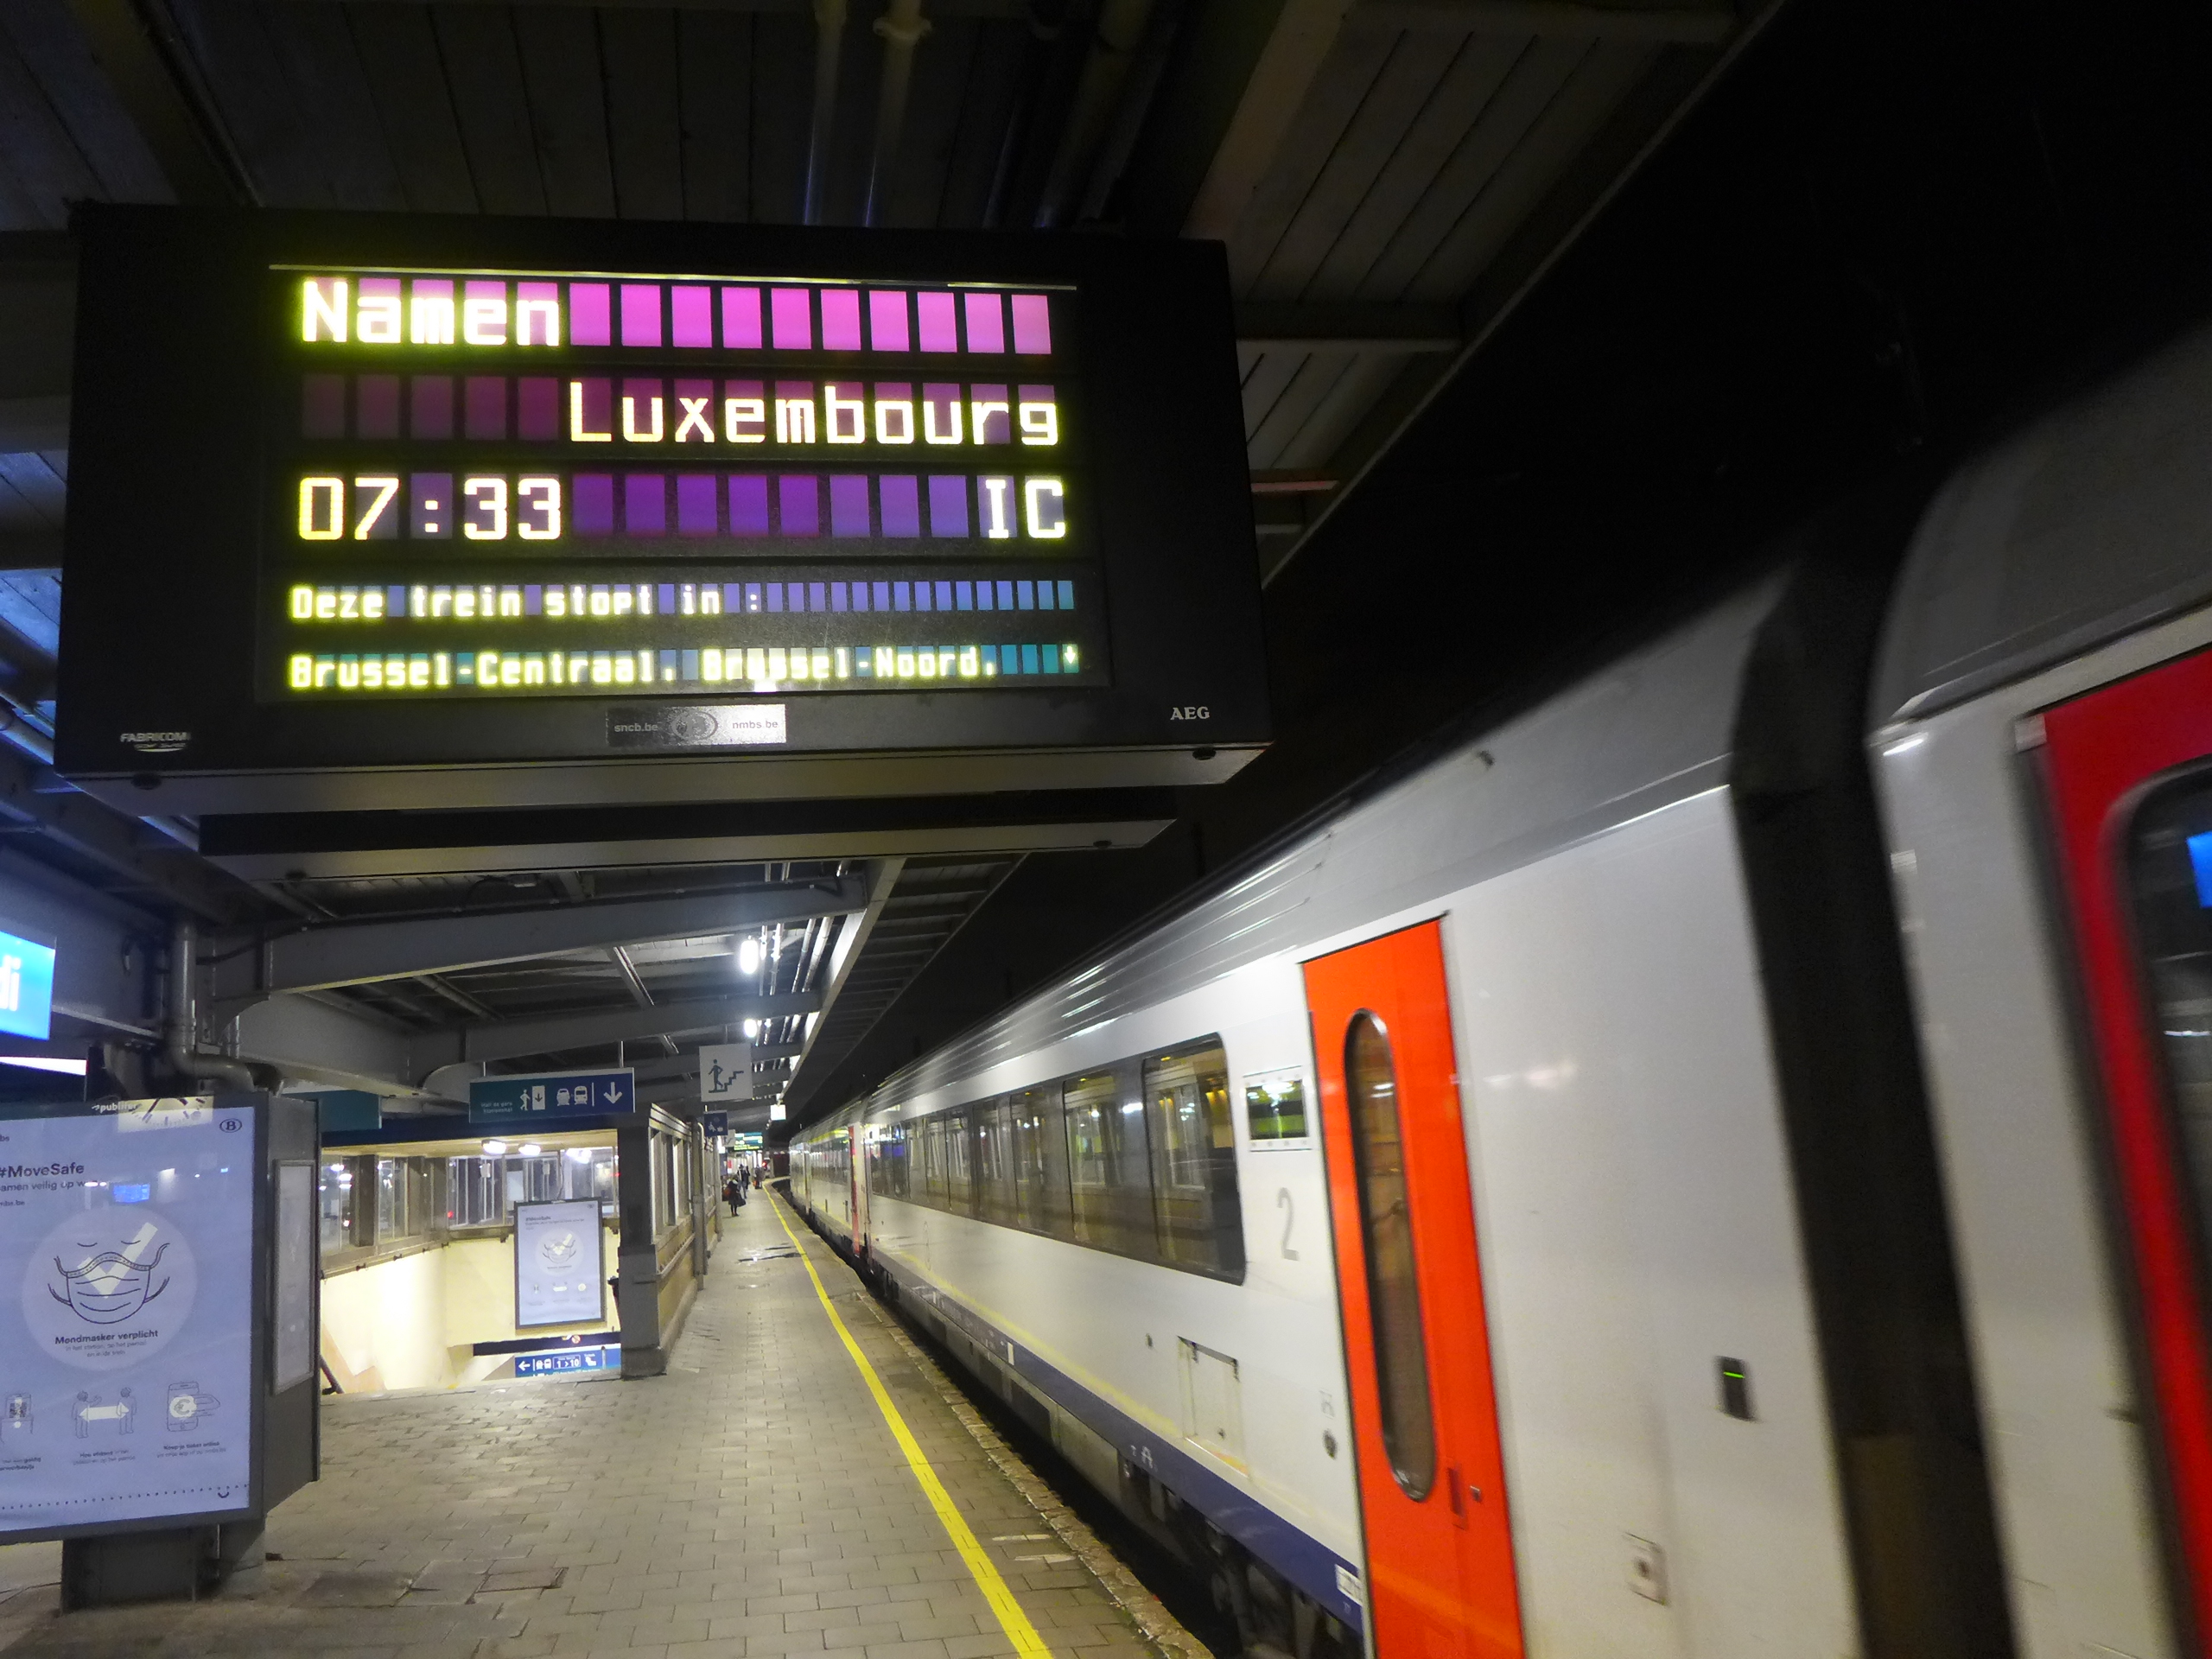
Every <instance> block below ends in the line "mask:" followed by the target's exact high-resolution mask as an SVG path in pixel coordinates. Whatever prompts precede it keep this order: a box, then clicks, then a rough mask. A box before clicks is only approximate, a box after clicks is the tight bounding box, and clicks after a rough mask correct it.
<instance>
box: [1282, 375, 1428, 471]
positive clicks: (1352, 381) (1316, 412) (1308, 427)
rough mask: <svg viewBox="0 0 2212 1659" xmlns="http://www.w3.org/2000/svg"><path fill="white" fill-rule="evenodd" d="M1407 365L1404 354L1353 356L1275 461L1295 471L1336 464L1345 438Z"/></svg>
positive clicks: (1318, 399) (1315, 403) (1319, 468)
mask: <svg viewBox="0 0 2212 1659" xmlns="http://www.w3.org/2000/svg"><path fill="white" fill-rule="evenodd" d="M1406 372H1408V359H1405V358H1402V357H1393V356H1389V355H1386V354H1384V353H1380V352H1362V353H1359V354H1358V355H1357V356H1356V357H1354V358H1353V359H1352V360H1351V366H1350V367H1348V368H1347V369H1346V370H1345V371H1344V374H1343V375H1342V376H1341V377H1340V378H1338V381H1337V383H1336V384H1335V385H1332V386H1331V387H1330V388H1329V391H1328V394H1327V395H1326V396H1325V397H1319V398H1317V399H1315V400H1314V403H1313V408H1312V409H1311V410H1309V411H1308V412H1307V414H1306V419H1305V421H1304V422H1303V423H1301V424H1300V427H1299V429H1298V430H1297V431H1296V432H1295V433H1294V434H1293V435H1291V437H1290V438H1289V439H1287V441H1286V442H1284V444H1283V446H1282V448H1281V452H1280V453H1279V454H1277V455H1276V457H1275V460H1274V465H1275V466H1277V467H1283V468H1285V469H1287V470H1289V471H1293V472H1303V471H1319V470H1321V469H1323V468H1325V467H1330V466H1332V465H1333V464H1334V462H1335V461H1336V459H1337V457H1338V454H1340V453H1341V452H1342V450H1343V448H1344V441H1345V440H1346V439H1347V438H1349V437H1351V435H1352V433H1353V432H1354V431H1355V430H1357V428H1358V426H1359V423H1360V422H1361V421H1362V420H1363V419H1365V418H1366V416H1367V413H1368V411H1369V410H1371V409H1373V408H1374V407H1375V406H1376V404H1378V403H1379V402H1381V401H1382V398H1383V394H1384V393H1385V392H1387V391H1389V389H1390V386H1391V385H1392V384H1393V383H1394V382H1395V381H1396V380H1397V379H1398V378H1399V377H1400V376H1401V375H1402V374H1405V373H1406Z"/></svg>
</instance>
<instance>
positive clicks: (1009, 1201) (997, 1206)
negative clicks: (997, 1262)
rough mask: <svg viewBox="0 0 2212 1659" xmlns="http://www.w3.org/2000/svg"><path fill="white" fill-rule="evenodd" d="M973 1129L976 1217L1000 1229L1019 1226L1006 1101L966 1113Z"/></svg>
mask: <svg viewBox="0 0 2212 1659" xmlns="http://www.w3.org/2000/svg"><path fill="white" fill-rule="evenodd" d="M968 1111H969V1118H970V1120H971V1121H972V1122H974V1123H975V1125H976V1214H977V1215H979V1216H981V1217H982V1218H983V1219H984V1220H985V1221H995V1222H996V1223H998V1224H999V1225H1000V1226H1001V1227H1013V1226H1016V1225H1018V1224H1019V1222H1018V1217H1019V1215H1020V1203H1019V1202H1018V1201H1017V1199H1016V1198H1015V1196H1014V1122H1013V1119H1012V1117H1011V1116H1009V1114H1008V1113H1007V1103H1006V1098H1005V1096H1000V1097H999V1098H998V1099H996V1100H987V1101H983V1102H982V1103H979V1104H977V1105H974V1106H971V1107H969V1109H968Z"/></svg>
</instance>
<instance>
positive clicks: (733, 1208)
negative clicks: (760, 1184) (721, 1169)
mask: <svg viewBox="0 0 2212 1659" xmlns="http://www.w3.org/2000/svg"><path fill="white" fill-rule="evenodd" d="M722 1202H723V1203H724V1204H726V1205H729V1212H730V1214H732V1215H733V1216H734V1215H735V1214H736V1213H737V1211H738V1206H739V1205H741V1204H743V1203H744V1202H745V1186H744V1184H743V1183H742V1182H741V1181H740V1180H739V1179H737V1177H736V1176H734V1175H733V1176H731V1177H730V1178H729V1179H728V1180H726V1181H724V1182H723V1183H722Z"/></svg>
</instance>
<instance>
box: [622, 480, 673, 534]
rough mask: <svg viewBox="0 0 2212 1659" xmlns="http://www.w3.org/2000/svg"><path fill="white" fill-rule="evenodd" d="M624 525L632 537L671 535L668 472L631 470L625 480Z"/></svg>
mask: <svg viewBox="0 0 2212 1659" xmlns="http://www.w3.org/2000/svg"><path fill="white" fill-rule="evenodd" d="M622 524H623V528H625V529H626V530H627V531H629V532H630V533H631V534H632V536H665V535H667V534H668V474H665V473H631V474H627V475H626V477H625V478H624V479H623V480H622Z"/></svg>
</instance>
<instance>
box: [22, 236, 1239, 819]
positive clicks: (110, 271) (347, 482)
mask: <svg viewBox="0 0 2212 1659" xmlns="http://www.w3.org/2000/svg"><path fill="white" fill-rule="evenodd" d="M80 236H81V238H82V239H83V241H84V245H85V253H84V267H83V270H84V277H83V294H82V296H81V298H80V308H79V378H78V383H77V391H76V404H75V408H76V411H77V413H76V425H75V429H74V430H73V444H72V484H71V500H70V529H69V551H68V557H69V582H68V583H67V601H66V603H67V613H66V615H65V639H66V641H67V645H66V656H65V662H64V670H63V696H62V699H61V702H62V706H63V709H64V710H65V713H64V723H65V732H64V736H63V741H62V749H63V751H64V764H65V765H66V766H71V767H73V769H74V772H78V773H83V774H86V775H87V776H90V777H93V778H95V779H97V778H99V777H100V776H102V775H104V774H116V775H124V776H127V778H128V779H129V780H130V784H131V786H132V787H133V788H135V789H137V790H139V791H141V792H142V793H143V792H145V791H147V789H148V788H149V785H150V787H151V788H153V789H161V788H164V787H167V788H170V789H171V790H172V793H173V796H190V797H191V798H194V799H200V798H207V799H210V800H213V801H215V802H216V803H217V804H218V805H219V806H227V805H229V804H232V802H234V801H237V800H238V799H240V798H242V797H241V796H240V795H239V792H238V791H236V790H231V791H226V790H225V789H223V788H222V787H220V786H219V785H215V784H213V782H211V781H209V779H211V778H212V777H213V776H214V775H218V774H222V773H232V774H243V775H254V776H258V777H261V778H263V779H264V780H266V779H270V778H273V777H275V776H277V775H286V774H289V775H298V776H306V775H315V774H323V775H329V774H336V773H340V772H344V773H347V774H352V775H353V776H354V782H353V785H348V786H343V787H340V786H337V785H333V786H331V787H327V788H323V789H320V790H316V789H308V790H304V791H302V790H301V789H296V788H295V789H290V790H286V789H282V788H268V787H262V788H258V789H257V790H254V791H246V792H245V797H244V798H249V806H250V804H251V800H261V801H265V802H269V803H271V804H274V805H277V806H282V807H283V808H286V809H288V810H289V809H290V808H292V807H296V806H299V805H302V804H304V805H308V806H314V805H324V804H346V803H359V802H360V801H361V799H362V797H363V786H362V785H361V783H360V777H361V776H362V775H364V774H366V773H368V772H373V771H375V770H376V769H380V768H396V769H399V770H405V771H413V770H423V769H428V770H432V771H439V772H447V773H449V774H451V775H447V776H444V777H442V778H441V779H437V780H436V781H435V787H432V788H430V789H429V791H428V792H427V793H426V794H424V793H420V792H418V796H417V798H421V799H423V800H424V801H425V802H426V803H427V802H429V801H431V800H435V802H436V803H437V804H466V803H470V802H497V801H499V800H503V799H504V800H509V801H525V800H526V801H530V802H532V803H536V804H552V803H555V802H557V801H558V800H560V799H563V798H575V799H579V800H581V799H602V798H607V795H608V794H609V792H611V791H615V790H617V789H619V788H620V785H616V784H615V783H614V782H613V779H614V777H616V776H617V775H619V773H620V769H621V768H622V767H624V766H632V767H634V766H636V765H637V764H639V763H641V762H651V763H656V764H658V765H660V766H661V767H662V769H663V770H664V771H665V769H666V764H667V763H669V762H671V761H683V760H694V761H700V762H705V763H708V765H709V769H716V770H718V772H719V775H722V776H724V777H731V776H735V775H736V774H734V773H731V772H729V768H730V767H731V766H734V765H736V764H738V763H758V762H762V761H771V762H775V763H778V765H777V766H774V767H771V768H766V769H764V768H763V767H761V766H759V765H757V764H756V765H753V768H752V771H751V772H750V773H749V774H747V775H749V776H750V777H751V779H753V783H755V784H756V785H761V786H762V788H763V790H764V792H769V793H784V794H789V793H791V792H794V791H798V792H804V791H809V790H817V789H818V790H821V791H823V792H828V793H838V792H849V791H860V792H873V791H876V790H879V789H882V790H889V791H902V790H903V791H912V792H937V793H942V792H944V791H946V790H947V789H951V790H954V791H957V790H959V789H962V788H967V787H985V788H997V787H1007V786H1012V785H1009V784H1008V782H1007V779H1016V780H1017V782H1018V783H1019V784H1020V785H1022V786H1033V785H1034V782H1035V779H1037V778H1038V777H1040V776H1041V777H1046V778H1048V779H1050V781H1052V782H1054V783H1058V782H1061V781H1063V779H1061V778H1060V777H1059V776H1058V774H1056V773H1053V772H1052V771H1051V769H1050V768H1046V770H1045V771H1043V772H1039V771H1038V770H1037V768H1036V767H1035V766H1032V768H1031V769H1030V771H1029V772H1027V773H1018V772H1015V771H1014V770H1011V769H1010V768H1009V766H1007V765H998V766H994V765H992V764H989V763H988V762H987V761H985V760H981V759H979V757H983V756H988V754H990V753H993V752H1003V755H1004V759H1005V760H1006V761H1007V762H1009V763H1012V762H1014V761H1015V760H1017V759H1018V757H1019V756H1020V755H1021V754H1022V753H1032V754H1034V753H1038V752H1040V751H1049V752H1058V753H1089V754H1095V755H1100V756H1103V755H1108V754H1118V755H1119V756H1120V757H1121V759H1120V760H1119V761H1118V762H1117V763H1116V764H1113V765H1106V766H1095V767H1090V768H1077V769H1075V770H1073V771H1071V772H1067V775H1066V776H1065V780H1064V781H1065V782H1066V783H1067V784H1070V785H1077V784H1080V785H1090V784H1096V783H1097V782H1100V781H1102V780H1103V781H1109V782H1121V781H1126V782H1128V783H1131V784H1142V785H1156V784H1158V783H1160V782H1164V781H1196V780H1201V779H1204V778H1207V777H1213V776H1220V775H1225V773H1226V772H1227V771H1229V770H1233V769H1234V766H1235V765H1236V764H1240V763H1241V761H1242V760H1243V759H1245V758H1249V754H1250V753H1254V752H1255V751H1256V748H1257V747H1258V745H1259V744H1260V743H1261V742H1262V741H1264V738H1265V706H1264V696H1263V691H1262V672H1261V658H1260V652H1259V643H1258V628H1257V619H1256V582H1255V560H1254V556H1253V547H1252V543H1251V535H1250V521H1249V493H1248V486H1247V484H1246V480H1245V474H1244V468H1243V456H1242V442H1241V439H1242V433H1241V419H1240V416H1239V410H1238V402H1237V388H1236V364H1235V358H1234V352H1233V346H1232V343H1231V337H1230V329H1229V308H1228V305H1227V301H1226V294H1225V283H1224V273H1223V270H1222V267H1221V260H1220V255H1219V252H1218V251H1217V250H1215V249H1210V248H1205V247H1198V246H1193V245H1184V244H1173V243H1171V244H1142V243H1132V242H1121V241H1116V240H1113V239H1110V238H1079V239H1062V238H1001V237H980V236H961V235H949V234H940V233H930V234H886V233H880V232H865V233H861V232H799V231H790V230H781V231H764V230H758V229H753V230H742V231H741V230H734V229H729V228H727V227H711V228H709V227H696V226H609V225H591V226H575V225H565V226H564V225H559V224H546V223H534V224H528V225H520V224H512V223H503V222H499V221H490V220H474V221H464V220H457V219H455V220H445V219H399V220H395V219H371V218H365V217H363V218H353V217H347V218H340V217H336V216H314V215H285V214H264V215H252V216H244V215H224V214H216V215H207V214H194V213H182V212H177V211H173V210H150V209H101V210H98V211H96V212H88V213H86V215H85V216H84V218H83V222H82V224H81V226H80ZM586 255H588V256H589V257H585V256H586ZM180 508H188V509H189V511H188V512H183V513H180V512H179V511H178V510H179V509H180ZM87 570H90V571H95V572H98V573H99V575H98V576H97V577H96V578H95V581H94V582H86V580H85V575H84V573H85V572H86V571H87ZM87 594H96V595H98V597H97V598H96V599H88V598H87V597H86V595H87ZM181 627H188V628H189V629H190V631H191V637H192V638H193V639H196V640H198V641H200V642H201V645H202V647H203V648H200V649H195V650H194V651H191V652H180V651H179V650H178V649H177V647H176V645H175V643H174V642H176V641H178V640H179V639H180V638H181V636H180V633H179V630H180V628H181ZM157 640H158V641H163V642H170V643H167V644H165V645H163V646H162V647H161V648H160V649H157V650H156V652H154V653H153V654H152V655H151V656H150V657H149V655H148V654H147V652H146V650H145V647H146V645H147V644H148V642H151V641H157ZM88 642H90V643H88ZM92 652H99V653H100V654H101V657H102V658H104V660H101V661H98V662H94V661H92V660H91V654H92ZM187 662H189V664H190V666H189V667H186V666H185V664H187ZM88 688H89V689H88ZM93 721H97V722H98V723H97V724H96V725H95V724H93V723H92V722H93ZM900 754H911V755H915V756H920V755H923V754H935V755H939V756H944V757H945V760H944V765H943V766H940V767H938V768H937V769H936V775H935V776H934V777H933V778H929V779H922V780H921V781H922V783H923V784H924V785H925V788H917V787H916V786H915V784H914V782H913V781H911V779H912V773H911V769H910V771H909V772H907V773H896V772H895V769H894V770H893V771H892V772H887V771H885V770H884V769H883V768H882V767H880V766H879V767H876V768H874V769H873V776H874V779H875V781H874V782H871V781H869V775H870V774H869V769H868V768H865V767H863V768H860V769H857V770H856V769H855V768H854V767H852V766H845V767H842V768H837V767H831V766H829V764H828V763H829V762H830V761H832V760H836V759H837V758H839V757H849V758H853V759H855V760H857V759H859V758H861V757H874V758H876V759H879V760H880V759H881V758H883V757H887V756H897V755H900ZM962 754H964V755H966V756H967V757H968V758H967V760H965V761H963V760H957V759H955V758H954V757H956V756H958V755H962ZM1147 754H1151V755H1153V756H1154V757H1155V758H1156V762H1157V763H1156V764H1147V763H1145V762H1144V761H1143V760H1142V759H1141V757H1143V756H1145V755H1147ZM486 766H490V767H497V768H531V767H533V766H536V767H553V768H557V769H560V770H561V772H562V774H563V778H565V779H569V781H566V782H561V783H551V782H549V781H548V780H547V779H545V778H543V777H541V778H539V779H537V780H535V781H518V780H517V779H514V778H512V777H506V776H505V775H504V774H503V773H502V774H493V773H489V772H484V771H483V770H482V768H484V767H486ZM695 770H696V768H695ZM1063 770H1065V768H1064V769H1063ZM188 779H193V780H199V781H197V782H188ZM763 779H766V780H767V781H766V782H765V783H763V781H762V780H763ZM777 779H781V780H782V781H777ZM900 779H910V781H900ZM655 787H657V788H659V789H660V790H661V791H662V792H663V793H664V794H666V795H667V796H669V798H677V797H678V796H680V795H681V794H682V793H683V788H682V786H681V785H676V786H671V785H668V784H667V783H666V782H665V780H663V781H662V782H661V783H659V784H657V785H655ZM139 804H140V805H141V806H142V807H143V802H140V803H139ZM170 810H189V809H188V807H186V806H185V805H184V804H182V803H181V801H180V802H179V803H178V804H175V805H174V806H172V807H171V809H170Z"/></svg>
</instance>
